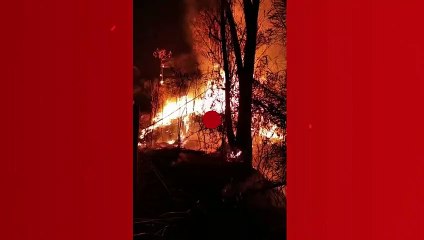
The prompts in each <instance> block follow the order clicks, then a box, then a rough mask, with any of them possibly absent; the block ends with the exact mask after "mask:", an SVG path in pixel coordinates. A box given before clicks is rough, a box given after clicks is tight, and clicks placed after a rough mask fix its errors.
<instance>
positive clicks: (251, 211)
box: [134, 148, 286, 240]
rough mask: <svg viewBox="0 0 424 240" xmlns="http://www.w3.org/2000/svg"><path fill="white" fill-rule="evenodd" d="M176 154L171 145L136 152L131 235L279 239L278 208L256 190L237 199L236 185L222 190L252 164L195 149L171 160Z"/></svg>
mask: <svg viewBox="0 0 424 240" xmlns="http://www.w3.org/2000/svg"><path fill="white" fill-rule="evenodd" d="M179 154H180V151H179V150H178V149H175V148H168V149H161V150H150V151H144V152H142V153H140V159H141V160H140V161H139V167H138V175H137V176H138V177H139V179H138V180H137V182H138V186H136V189H138V190H136V191H135V199H134V219H135V221H134V234H135V237H134V239H135V240H141V239H178V240H179V239H184V240H186V239H188V240H189V239H196V240H198V239H205V240H208V239H214V240H216V239H231V240H237V239H243V240H246V239H252V240H262V239H263V240H273V239H279V240H283V239H285V235H286V231H285V226H286V223H285V209H284V208H277V207H273V206H272V205H271V204H267V203H265V202H266V201H265V200H263V201H262V198H261V194H262V193H258V194H256V196H255V197H253V196H250V195H244V196H243V198H241V199H240V194H239V193H238V192H237V191H232V192H231V193H229V194H224V195H225V197H224V195H223V194H222V192H223V189H224V187H225V186H228V184H229V183H230V182H232V183H233V184H232V185H231V186H233V185H235V183H240V182H243V181H245V180H246V179H247V178H249V176H251V175H252V174H257V172H255V170H252V169H250V168H246V167H244V166H243V165H241V164H237V163H228V162H225V161H223V160H222V159H223V158H221V157H219V156H212V155H206V154H202V153H200V152H195V151H186V152H184V153H183V155H184V159H183V161H181V160H180V161H177V159H178V156H179ZM180 156H181V155H180ZM180 159H181V157H180ZM236 189H237V188H236ZM258 196H259V197H258ZM264 203H265V204H264Z"/></svg>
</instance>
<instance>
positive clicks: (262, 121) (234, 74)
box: [192, 0, 287, 184]
mask: <svg viewBox="0 0 424 240" xmlns="http://www.w3.org/2000/svg"><path fill="white" fill-rule="evenodd" d="M278 1H279V0H272V1H271V0H269V1H259V0H257V1H244V0H243V1H228V0H221V1H220V2H219V4H216V5H214V4H211V5H209V6H207V7H205V8H204V9H202V10H201V11H200V13H199V14H198V15H197V16H196V17H195V18H194V20H193V22H192V26H193V27H192V32H193V34H192V35H193V38H194V40H195V50H196V51H197V53H198V55H199V59H200V61H201V62H203V64H204V65H211V64H216V63H217V64H218V65H219V66H220V67H221V68H222V70H223V75H224V79H225V87H224V89H225V131H226V138H227V141H228V144H229V145H230V147H231V148H239V149H240V150H241V152H242V154H243V159H244V161H245V162H246V163H247V164H249V165H253V166H254V167H255V168H261V166H262V167H264V168H265V165H269V164H268V163H269V162H270V161H264V158H267V159H271V158H272V159H275V158H279V159H280V162H279V163H278V164H274V165H279V166H281V167H280V169H279V170H278V171H279V172H280V174H278V175H279V176H278V179H280V180H281V179H282V181H283V182H284V184H285V177H284V176H285V134H286V132H285V128H286V76H287V74H286V69H285V58H284V57H283V59H281V58H280V59H278V55H283V54H284V52H278V51H279V49H282V48H283V46H285V0H281V1H282V2H281V4H282V5H281V6H282V7H281V8H278V9H275V8H274V7H275V6H277V5H278V4H280V3H279V2H278ZM278 6H280V5H278ZM279 14H281V15H279ZM280 20H281V21H280ZM277 48H278V51H275V49H277ZM276 52H278V53H276ZM203 69H207V67H203ZM252 135H253V136H255V137H254V138H256V139H255V141H253V139H252ZM271 142H272V144H270V143H271ZM277 142H278V143H277ZM267 145H269V146H271V145H272V146H274V147H268V146H267ZM252 146H256V147H255V149H252ZM275 146H278V147H277V148H275ZM259 147H260V148H262V149H258V148H259ZM271 148H273V149H276V150H271ZM265 149H268V150H267V151H265ZM277 150H278V151H277ZM269 152H274V153H275V152H276V153H277V154H273V155H274V157H271V156H270V155H271V154H268V156H264V154H265V153H269ZM253 153H255V154H253ZM278 154H280V157H278V156H276V155H278ZM254 155H255V156H254ZM281 156H283V157H281ZM254 158H256V160H255V159H254ZM267 168H268V169H270V167H269V166H267ZM274 169H275V168H274Z"/></svg>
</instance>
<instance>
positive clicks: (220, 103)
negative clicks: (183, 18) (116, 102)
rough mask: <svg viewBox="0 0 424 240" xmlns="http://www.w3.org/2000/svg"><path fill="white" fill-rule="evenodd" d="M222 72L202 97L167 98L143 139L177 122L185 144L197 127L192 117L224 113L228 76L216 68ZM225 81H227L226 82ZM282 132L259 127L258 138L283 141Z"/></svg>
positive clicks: (210, 82) (205, 89) (204, 91)
mask: <svg viewBox="0 0 424 240" xmlns="http://www.w3.org/2000/svg"><path fill="white" fill-rule="evenodd" d="M213 67H214V68H215V69H220V70H219V75H220V77H221V79H220V80H219V79H217V80H208V81H207V83H206V86H205V87H204V88H203V94H198V95H195V92H196V91H193V90H189V91H188V94H187V95H184V96H179V97H168V98H167V99H166V100H165V102H164V104H163V107H162V109H160V110H159V111H158V112H157V113H156V115H155V116H154V117H153V118H152V124H151V125H150V126H149V127H147V128H144V129H142V130H141V132H140V136H139V138H140V139H144V138H145V137H146V135H147V134H149V133H151V132H152V131H153V130H155V129H158V128H163V127H166V126H170V125H172V124H173V123H175V122H176V121H180V122H181V127H180V128H179V131H180V133H179V134H180V140H181V141H182V142H183V143H185V142H186V141H187V140H188V136H187V135H188V134H189V133H190V130H191V128H192V127H193V126H194V124H193V123H192V122H191V120H190V118H191V117H192V116H203V114H204V113H206V112H207V111H211V110H214V111H216V112H218V113H220V114H223V113H224V111H225V90H224V88H223V84H222V83H221V82H223V81H222V80H223V79H225V72H224V70H223V69H222V68H219V65H217V64H215V65H214V66H213ZM224 81H225V80H224ZM231 102H232V103H233V104H235V103H237V102H238V99H237V98H236V97H234V96H233V97H232V99H231ZM279 131H280V130H279V128H278V127H277V126H276V125H271V126H267V127H259V131H258V133H259V136H261V137H265V138H268V139H270V140H273V141H281V140H283V134H281V132H279ZM165 142H167V143H168V144H170V145H172V144H175V143H176V140H175V139H168V140H165Z"/></svg>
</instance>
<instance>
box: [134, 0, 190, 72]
mask: <svg viewBox="0 0 424 240" xmlns="http://www.w3.org/2000/svg"><path fill="white" fill-rule="evenodd" d="M185 14H186V9H185V3H184V0H134V14H133V16H134V65H135V66H137V67H138V68H139V69H140V72H141V77H143V78H153V77H157V76H158V75H159V62H158V60H157V59H155V58H154V57H153V51H154V50H156V48H165V49H167V50H171V51H172V53H173V55H174V56H176V55H179V54H182V53H190V52H191V46H190V44H189V41H188V39H187V37H186V30H185V27H184V26H185V25H186V21H185Z"/></svg>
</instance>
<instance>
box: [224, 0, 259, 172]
mask: <svg viewBox="0 0 424 240" xmlns="http://www.w3.org/2000/svg"><path fill="white" fill-rule="evenodd" d="M225 2H226V1H225ZM226 3H227V2H226ZM243 11H244V16H245V23H246V44H245V47H244V56H243V57H244V59H243V60H244V61H242V60H241V49H240V42H239V39H238V36H237V30H236V24H235V21H234V16H233V14H232V11H231V9H230V6H229V4H226V13H227V19H228V23H229V25H230V33H231V38H232V42H233V44H234V54H235V58H236V65H237V76H238V78H239V111H238V121H237V137H236V145H237V146H238V147H239V148H240V149H241V151H242V158H243V160H244V162H245V163H246V164H248V165H250V166H252V158H253V154H252V152H253V151H252V87H253V73H254V69H255V54H256V35H257V32H258V12H259V0H253V1H249V0H243Z"/></svg>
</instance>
